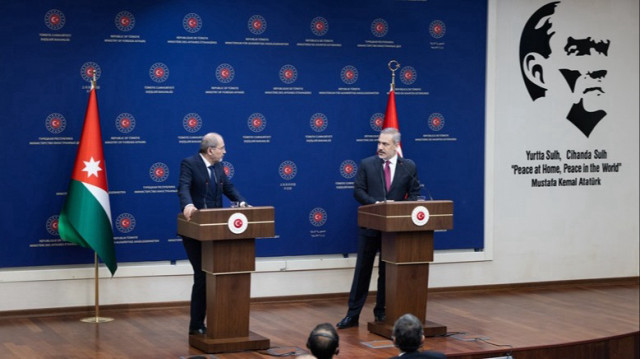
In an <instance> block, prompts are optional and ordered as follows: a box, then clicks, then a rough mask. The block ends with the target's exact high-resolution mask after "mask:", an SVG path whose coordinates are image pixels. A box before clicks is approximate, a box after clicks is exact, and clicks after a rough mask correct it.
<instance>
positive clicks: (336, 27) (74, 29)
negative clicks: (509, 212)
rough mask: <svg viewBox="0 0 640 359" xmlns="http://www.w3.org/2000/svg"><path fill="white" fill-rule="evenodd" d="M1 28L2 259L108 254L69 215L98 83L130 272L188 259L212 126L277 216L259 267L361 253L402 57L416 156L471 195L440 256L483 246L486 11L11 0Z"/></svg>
mask: <svg viewBox="0 0 640 359" xmlns="http://www.w3.org/2000/svg"><path fill="white" fill-rule="evenodd" d="M0 18H1V19H2V21H0V38H1V39H2V42H1V43H0V91H1V95H0V109H2V110H1V111H0V121H1V133H0V150H1V151H0V156H1V160H2V164H3V169H2V171H1V173H0V179H1V181H2V182H1V188H2V196H1V197H0V200H1V201H2V204H1V206H0V208H1V210H2V214H1V216H0V223H1V228H2V234H3V238H2V246H1V251H0V267H20V266H39V265H58V264H77V263H90V262H92V261H93V254H92V253H91V252H90V251H89V250H87V249H84V248H79V247H76V246H72V245H69V244H68V243H66V242H63V241H61V240H60V237H59V235H58V233H57V218H58V214H59V212H60V210H61V208H62V204H63V202H64V199H65V195H66V190H67V186H68V183H69V178H70V175H71V170H72V166H73V161H74V159H75V155H76V151H77V143H78V141H79V137H80V132H81V128H82V123H83V117H84V112H85V108H86V105H87V99H88V94H87V91H88V89H89V87H90V84H89V82H88V81H89V79H90V75H91V74H92V73H94V72H95V73H96V75H97V79H98V81H97V82H98V104H99V109H100V119H101V125H102V136H103V140H104V150H105V156H106V165H107V174H108V182H109V190H110V198H111V210H112V217H113V220H114V235H115V243H116V256H117V259H118V262H120V263H123V262H131V261H157V260H178V259H184V258H185V254H184V250H183V249H182V245H181V243H180V239H179V237H178V236H177V234H176V220H175V218H176V214H177V213H178V212H179V205H178V198H177V194H176V188H177V182H178V173H179V164H180V160H181V159H182V158H184V157H186V156H189V155H191V154H194V153H196V152H197V148H198V143H199V141H200V138H201V137H202V135H203V134H205V133H207V132H210V131H216V132H219V133H221V134H222V135H223V136H224V137H225V142H226V145H227V156H226V157H225V163H224V164H225V169H226V170H227V172H228V174H229V175H230V176H231V177H232V180H233V181H234V182H235V184H236V187H237V188H238V189H239V190H240V191H241V192H242V193H243V195H244V196H245V197H247V198H248V199H249V200H250V203H251V204H253V205H271V206H274V207H275V208H276V234H277V235H276V238H270V239H261V240H259V241H257V255H258V256H281V255H307V254H330V253H343V254H345V253H350V252H354V251H355V248H356V240H357V238H356V209H357V206H358V203H357V202H356V201H355V200H354V199H353V177H354V175H355V172H356V171H357V166H358V163H359V161H360V159H361V158H364V157H366V156H369V155H372V154H374V151H375V147H376V140H377V136H378V132H379V131H380V126H381V124H382V120H383V118H384V112H385V107H386V101H387V91H388V89H389V83H390V79H391V76H390V71H389V69H388V67H387V64H388V62H389V61H390V60H397V61H398V62H399V63H400V65H401V66H400V68H399V69H398V71H397V72H396V104H397V112H398V118H399V124H400V130H401V132H402V134H403V138H402V145H403V150H404V154H405V157H407V158H411V159H413V160H415V161H416V163H417V164H418V173H419V177H420V179H421V181H422V182H423V184H424V185H425V187H426V188H425V189H423V192H424V195H425V196H427V197H429V196H432V197H433V198H434V199H450V200H453V201H454V202H455V221H454V229H453V230H452V231H448V232H442V233H437V234H436V243H435V245H436V249H463V248H468V249H476V250H482V248H483V242H484V239H483V217H484V210H483V202H484V198H483V189H484V126H485V121H484V100H485V56H486V21H487V20H486V19H487V4H486V2H485V1H476V0H455V1H451V0H429V1H391V0H385V1H383V0H376V1H353V0H347V1H297V0H281V1H257V0H256V1H249V0H234V1H135V2H131V1H108V2H77V1H21V2H7V1H3V2H2V3H0Z"/></svg>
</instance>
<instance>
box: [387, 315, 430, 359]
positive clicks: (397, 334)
mask: <svg viewBox="0 0 640 359" xmlns="http://www.w3.org/2000/svg"><path fill="white" fill-rule="evenodd" d="M391 336H392V339H393V343H394V344H395V345H396V346H397V347H398V348H399V349H400V350H401V351H403V352H405V353H411V352H415V351H417V350H418V348H420V347H421V346H422V343H423V342H424V332H423V329H422V322H420V320H419V319H418V318H417V317H416V316H415V315H413V314H405V315H403V316H401V317H400V318H398V320H396V322H395V324H394V325H393V333H392V334H391Z"/></svg>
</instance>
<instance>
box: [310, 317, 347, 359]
mask: <svg viewBox="0 0 640 359" xmlns="http://www.w3.org/2000/svg"><path fill="white" fill-rule="evenodd" d="M339 342H340V337H339V336H338V332H336V329H335V328H334V327H333V325H331V324H329V323H322V324H318V325H317V326H316V327H315V328H313V330H312V331H311V333H310V334H309V339H308V340H307V348H309V350H311V353H312V354H313V355H314V356H315V357H316V358H318V359H328V358H332V357H333V356H334V355H337V354H338V351H339V350H340V349H339V348H338V344H339Z"/></svg>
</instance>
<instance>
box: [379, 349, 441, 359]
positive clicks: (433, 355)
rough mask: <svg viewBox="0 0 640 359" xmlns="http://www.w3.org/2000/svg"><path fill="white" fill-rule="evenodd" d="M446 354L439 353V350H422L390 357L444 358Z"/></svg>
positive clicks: (400, 358) (411, 358)
mask: <svg viewBox="0 0 640 359" xmlns="http://www.w3.org/2000/svg"><path fill="white" fill-rule="evenodd" d="M446 358H447V356H446V355H444V354H442V353H439V352H432V351H428V350H426V351H423V352H418V351H415V352H411V353H404V354H403V355H402V356H395V357H393V358H391V359H446Z"/></svg>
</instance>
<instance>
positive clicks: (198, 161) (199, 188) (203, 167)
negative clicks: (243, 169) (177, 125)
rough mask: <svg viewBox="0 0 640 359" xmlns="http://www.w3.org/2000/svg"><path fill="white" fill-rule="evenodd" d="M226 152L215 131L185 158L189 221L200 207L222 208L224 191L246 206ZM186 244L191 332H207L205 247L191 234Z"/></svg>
mask: <svg viewBox="0 0 640 359" xmlns="http://www.w3.org/2000/svg"><path fill="white" fill-rule="evenodd" d="M225 153H227V151H226V149H225V146H224V139H223V138H222V136H220V135H219V134H217V133H215V132H211V133H207V134H206V135H204V137H202V142H201V143H200V152H199V153H198V154H196V155H193V156H191V157H187V158H185V159H184V160H182V163H181V164H180V183H179V187H178V196H179V197H180V209H181V210H182V214H183V215H184V216H185V218H186V219H187V220H191V215H192V214H193V213H194V212H195V211H197V210H199V209H202V208H220V207H222V194H223V193H224V195H225V196H227V197H228V198H229V199H230V200H232V201H237V202H240V206H241V207H244V206H246V202H245V199H244V197H242V195H240V193H239V192H238V191H237V190H236V189H235V187H234V186H233V183H231V181H230V180H229V177H227V175H226V173H225V172H224V168H223V167H222V163H221V162H222V158H223V157H224V155H225ZM182 244H183V245H184V249H185V251H186V252H187V257H188V258H189V262H191V266H192V267H193V287H192V289H191V320H190V322H189V334H190V335H196V334H199V335H204V334H206V331H207V329H206V327H205V325H204V318H205V315H206V309H207V297H206V295H207V288H206V277H205V273H204V272H203V271H202V247H201V243H200V241H198V240H195V239H193V238H188V237H182Z"/></svg>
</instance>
